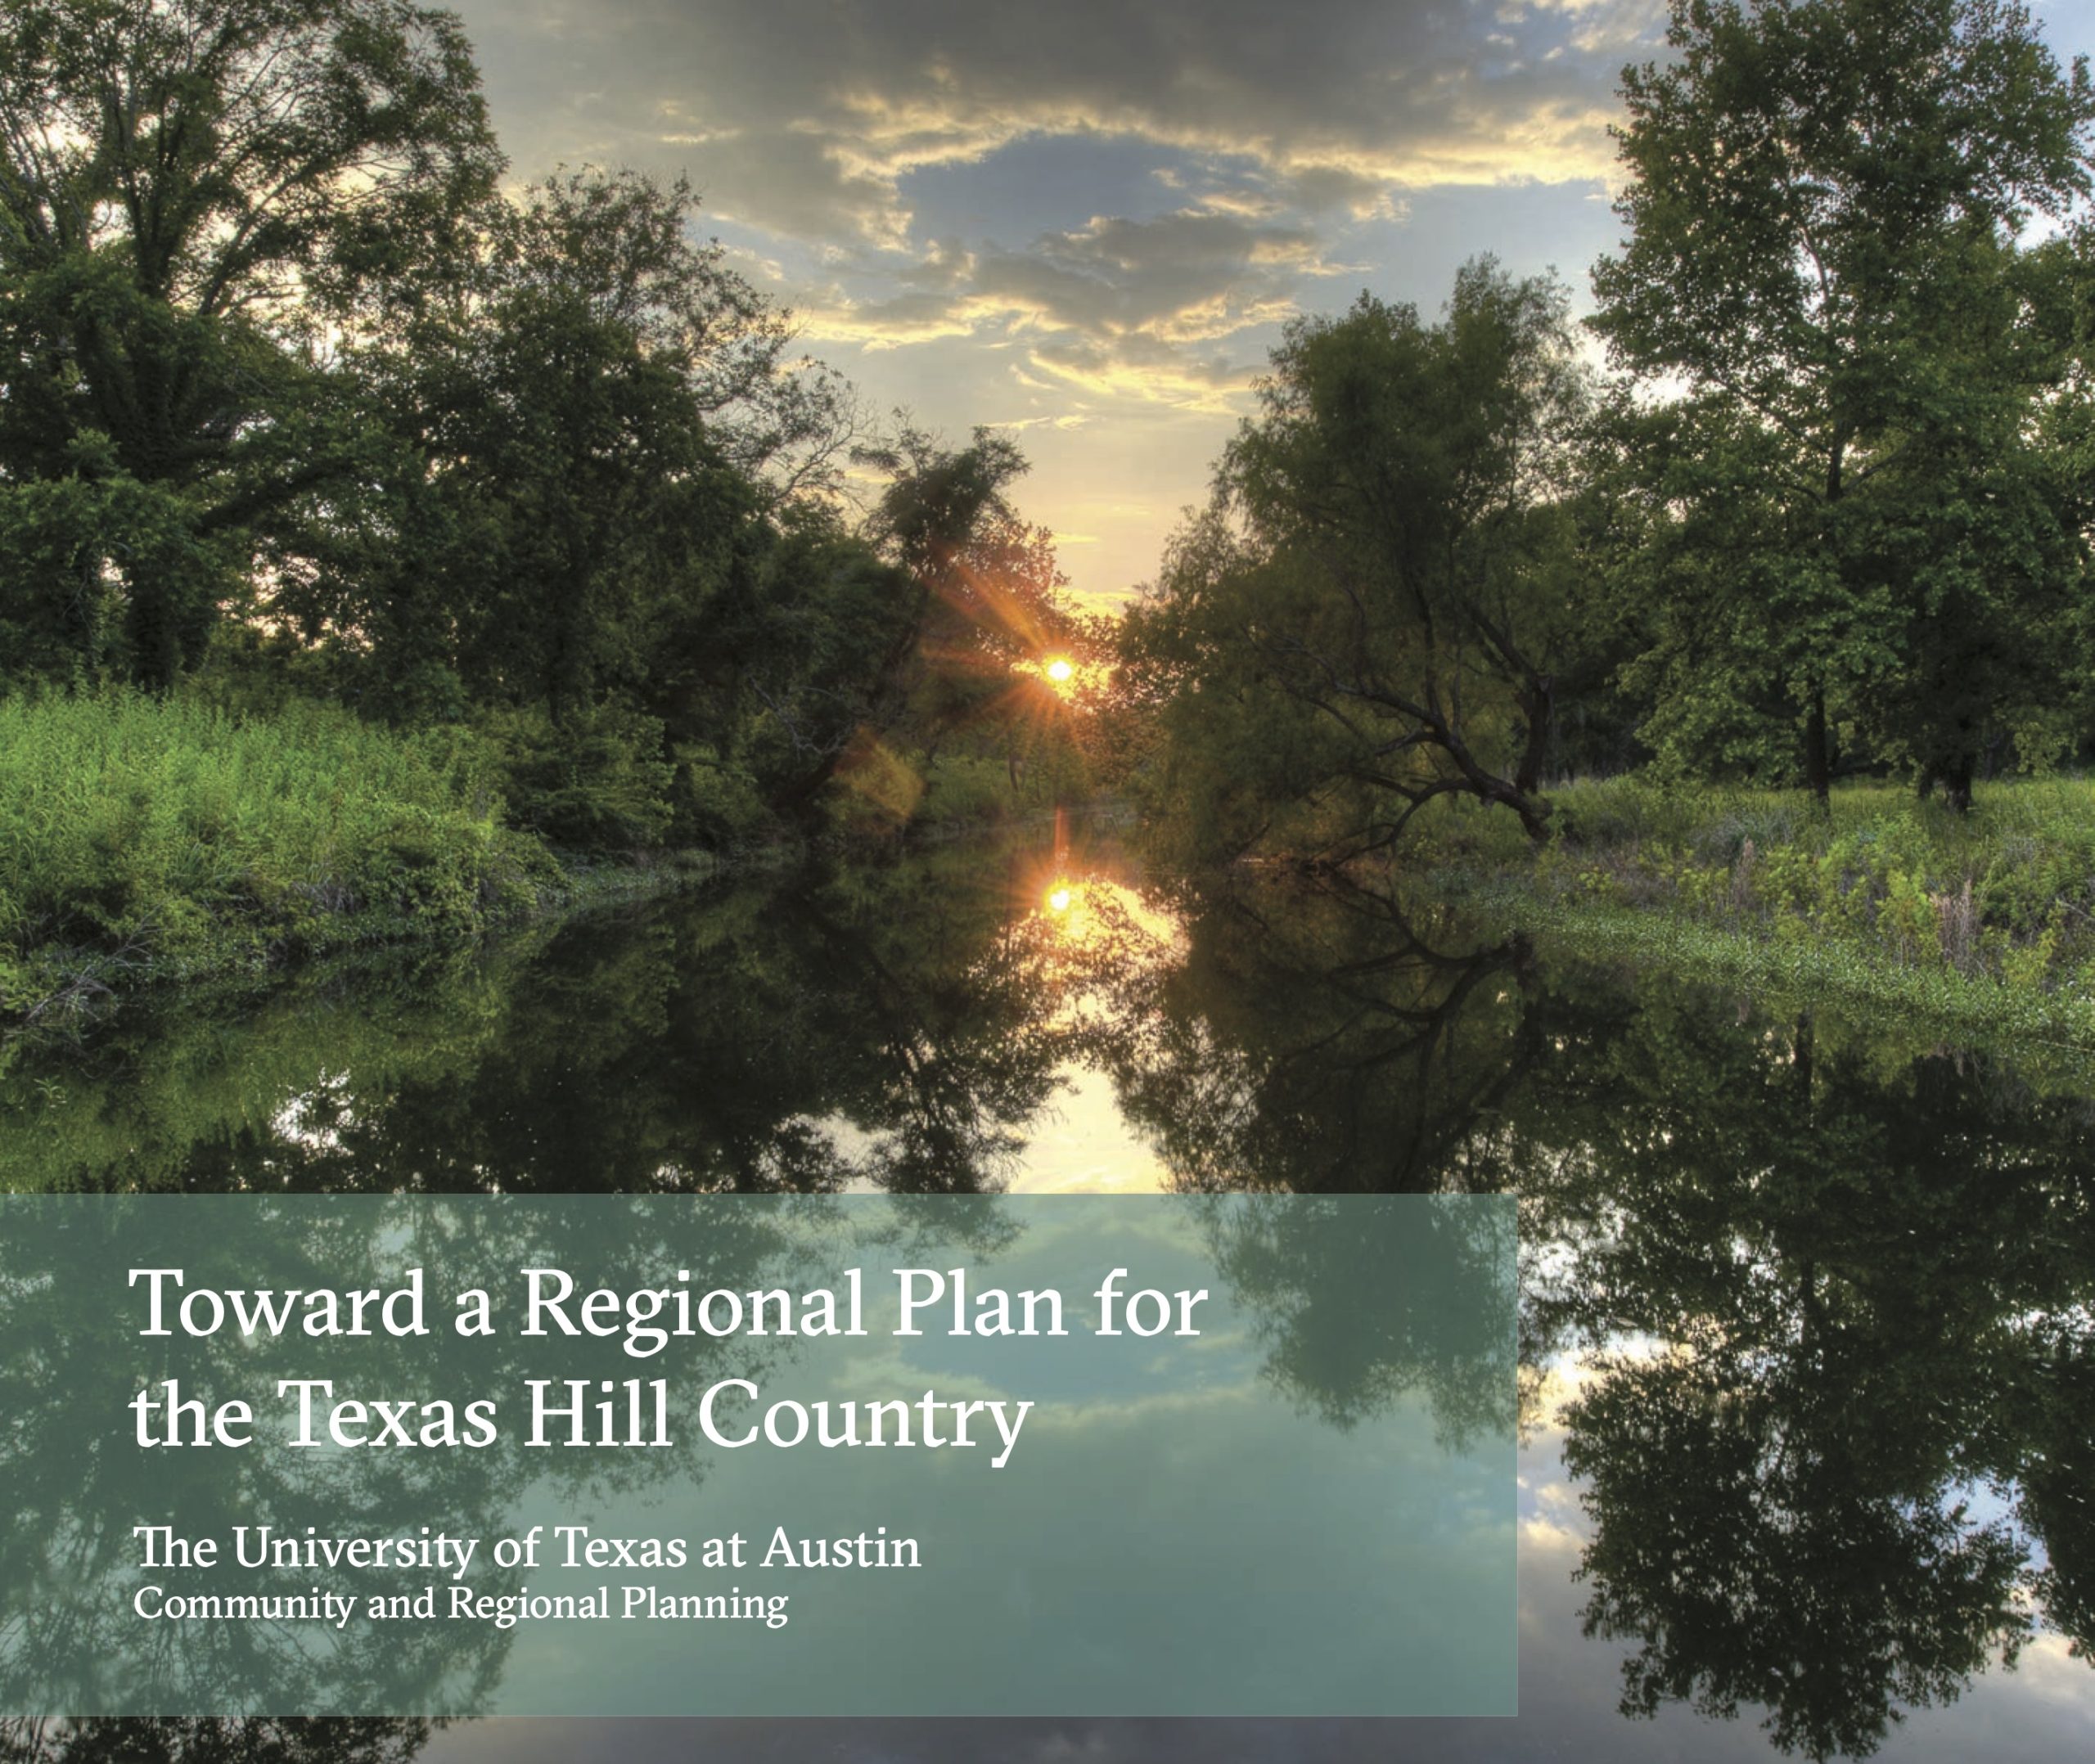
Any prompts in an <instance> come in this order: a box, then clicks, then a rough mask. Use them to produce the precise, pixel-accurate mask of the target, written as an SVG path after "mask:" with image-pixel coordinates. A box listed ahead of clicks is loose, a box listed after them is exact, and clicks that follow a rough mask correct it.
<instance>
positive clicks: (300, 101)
mask: <svg viewBox="0 0 2095 1764" xmlns="http://www.w3.org/2000/svg"><path fill="white" fill-rule="evenodd" d="M500 164H501V160H500V156H499V155H498V152H497V151H496V148H495V146H494V141H493V135H492V133H490V131H489V125H488V121H487V117H486V114H485V110H484V106H483V105H482V103H481V100H480V92H479V81H478V76H477V74H476V73H475V70H474V67H473V64H472V60H471V54H470V52H469V51H468V49H467V47H466V41H465V38H464V37H463V35H462V33H461V31H460V29H459V27H458V25H457V20H455V19H454V18H453V17H452V16H450V15H449V14H448V13H444V12H440V11H434V10H431V9H429V8H426V7H421V6H418V5H415V4H412V3H411V0H20V3H18V4H14V5H11V6H10V7H7V10H6V12H5V14H4V16H0V378H4V391H5V395H4V397H0V556H5V557H6V558H7V560H8V561H9V562H10V563H11V564H13V565H16V568H14V569H10V570H9V572H8V574H9V586H8V590H7V595H8V605H7V607H6V609H5V612H4V614H0V616H4V618H5V619H6V621H7V624H8V625H10V626H13V627H17V628H22V629H25V630H26V631H28V632H31V633H33V634H34V636H35V637H37V639H38V643H39V647H40V649H41V650H42V651H43V653H44V654H45V655H47V657H50V658H52V659H56V657H57V656H58V655H63V654H65V652H66V651H67V650H70V653H71V655H72V658H73V659H74V662H75V664H77V665H80V666H88V667H92V666H96V665H99V664H103V663H105V662H113V663H114V664H116V665H118V666H119V667H121V668H123V669H124V671H126V672H128V673H130V674H131V675H132V676H133V677H135V678H137V679H138V680H139V681H141V682H145V683H147V684H151V685H154V686H164V685H166V684H168V683H169V682H171V681H172V680H173V678H174V677H175V676H176V675H177V674H178V673H179V672H180V671H181V670H182V669H183V668H186V667H188V666H192V665H194V664H195V663H196V660H197V659H198V657H199V655H200V651H201V650H202V647H203V644H204V641H205V637H206V635H207V634H208V632H209V631H210V627H211V625H212V623H214V619H215V618H216V616H217V614H218V613H219V610H220V605H221V603H222V602H223V601H227V600H228V599H230V598H232V597H233V596H236V595H237V593H238V592H240V590H241V583H242V579H243V577H244V575H245V574H246V570H247V569H248V568H249V567H250V565H252V563H253V562H254V561H255V559H256V558H257V556H259V555H262V554H264V552H267V551H270V550H272V549H276V550H277V551H282V550H284V549H286V547H288V548H291V549H295V542H293V541H292V540H291V537H290V533H291V529H293V528H295V526H296V525H297V524H299V522H300V520H301V519H302V518H305V519H310V518H313V517H314V516H315V515H316V513H317V510H316V504H317V502H318V499H319V498H321V497H322V495H323V494H324V493H325V491H326V490H327V488H328V487H329V486H330V485H331V484H342V483H344V482H345V481H349V480H353V479H354V478H355V477H356V476H357V475H358V470H359V469H360V464H361V462H362V460H363V456H364V454H365V452H366V450H367V448H368V446H369V445H370V444H371V439H372V438H371V435H370V434H369V432H368V430H367V427H366V425H363V423H362V422H361V421H360V420H359V419H358V417H357V416H356V413H355V411H354V400H353V399H351V398H349V397H347V396H346V395H345V394H344V392H343V389H342V388H341V387H340V385H338V384H337V383H336V382H335V381H334V380H333V377H332V376H331V372H330V365H331V362H330V358H331V352H332V351H333V349H335V348H336V345H337V344H338V343H339V341H340V339H341V338H342V337H343V336H344V335H346V334H349V333H353V332H354V331H355V330H356V329H357V328H358V326H362V325H364V324H367V323H369V322H372V321H373V320H375V319H377V318H380V317H383V316H384V315H385V313H387V312H388V311H389V310H390V309H391V308H394V307H396V306H398V305H399V304H401V303H403V302H407V301H412V300H413V299H417V298H419V297H420V295H421V293H422V292H423V291H424V290H426V288H427V286H428V285H429V283H430V280H431V279H432V277H436V278H437V279H440V277H441V274H442V269H441V266H442V265H444V263H447V262H452V261H456V259H457V247H458V246H459V245H460V242H461V236H462V229H463V228H464V227H465V224H466V217H467V215H468V214H470V212H471V209H473V207H474V205H476V204H477V203H479V202H480V201H482V200H484V199H485V198H486V197H487V196H488V195H489V192H490V191H491V190H492V188H493V180H494V178H495V176H496V173H498V170H499V169H500Z"/></svg>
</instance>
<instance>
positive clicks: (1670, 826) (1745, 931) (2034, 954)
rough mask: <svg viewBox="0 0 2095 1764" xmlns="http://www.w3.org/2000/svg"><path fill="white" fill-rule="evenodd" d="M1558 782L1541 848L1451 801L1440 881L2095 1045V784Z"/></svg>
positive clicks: (1559, 921) (1585, 949) (1493, 899)
mask: <svg viewBox="0 0 2095 1764" xmlns="http://www.w3.org/2000/svg"><path fill="white" fill-rule="evenodd" d="M1552 802H1553V803H1554V805H1555V808H1556V810H1557V815H1556V826H1557V837H1556V839H1554V840H1553V841H1552V843H1551V844H1550V845H1548V847H1546V848H1544V849H1543V850H1542V851H1541V852H1540V853H1534V852H1531V851H1530V849H1529V848H1528V847H1527V845H1526V843H1525V840H1522V839H1520V837H1519V830H1518V829H1517V827H1512V828H1509V827H1508V826H1503V825H1501V824H1499V822H1498V821H1494V820H1492V819H1490V818H1489V817H1485V816H1483V815H1475V814H1472V815H1465V816H1462V817H1450V818H1449V819H1448V821H1446V822H1444V824H1443V825H1442V826H1441V827H1440V828H1439V830H1437V834H1436V839H1435V846H1434V848H1433V854H1432V886H1433V888H1434V889H1435V892H1436V893H1441V894H1444V895H1448V896H1452V897H1454V898H1460V899H1462V900H1464V901H1465V902H1468V903H1469V904H1471V905H1472V906H1474V907H1478V908H1480V909H1482V910H1483V911H1485V912H1486V913H1487V914H1488V915H1489V916H1490V917H1491V918H1492V919H1494V920H1496V921H1498V922H1501V923H1503V924H1505V925H1508V926H1509V927H1517V928H1520V929H1525V930H1529V931H1531V932H1535V933H1539V934H1543V935H1545V936H1547V937H1548V938H1552V939H1553V940H1556V941H1558V942H1561V943H1563V944H1565V945H1566V946H1567V947H1570V948H1572V949H1574V950H1576V951H1578V952H1581V953H1585V954H1591V955H1593V956H1600V957H1603V958H1606V959H1620V960H1625V961H1633V962H1636V963H1638V965H1647V966H1656V967H1661V968H1664V969H1666V970H1669V971H1676V972H1678V973H1680V974H1682V976H1683V978H1685V979H1703V980H1716V981H1724V982H1727V983H1734V982H1735V983H1741V984H1746V985H1750V986H1754V987H1756V988H1770V987H1778V988H1782V989H1784V990H1786V991H1794V992H1798V993H1800V994H1804V995H1809V994H1812V993H1818V994H1831V995H1836V996H1838V997H1840V998H1841V999H1842V1000H1843V1001H1847V1002H1850V1003H1853V1004H1858V1005H1864V1006H1870V1007H1872V1008H1876V1009H1881V1010H1895V1011H1899V1012H1901V1013H1904V1014H1908V1015H1917V1016H1920V1017H1922V1018H1925V1019H1929V1020H1931V1021H1935V1022H1939V1023H1940V1024H1943V1025H1944V1027H1945V1028H1966V1029H1969V1030H1971V1031H1973V1032H1976V1033H1984V1034H1985V1036H1987V1037H1989V1038H1992V1037H2001V1036H2005V1037H2012V1038H2015V1039H2018V1040H2029V1041H2032V1042H2040V1043H2052V1044H2063V1045H2067V1046H2073V1047H2075V1048H2079V1049H2095V784H2092V783H2089V782H2087V781H2080V780H2064V779H2044V780H2018V781H2012V782H2006V783H2001V784H1997V785H1993V786H1991V787H1990V788H1989V789H1987V790H1985V791H1984V792H1983V793H1982V794H1981V795H1980V800H1979V802H1978V803H1977V805H1976V807H1975V808H1973V809H1972V811H1971V812H1970V813H1969V814H1967V815H1958V814H1955V813H1953V812H1951V811H1950V810H1949V809H1948V808H1946V807H1944V805H1942V804H1940V803H1924V802H1921V801H1918V800H1917V799H1915V797H1914V795H1913V793H1912V792H1911V791H1910V790H1902V789H1899V788H1896V787H1895V786H1892V785H1883V784H1876V783H1858V784H1851V785H1846V786H1844V787H1843V788H1841V789H1839V790H1836V791H1835V792H1834V794H1833V799H1832V803H1831V812H1830V813H1828V814H1821V813H1819V812H1817V811H1816V810H1815V809H1814V808H1813V805H1812V804H1811V803H1809V800H1808V799H1806V798H1804V796H1803V795H1802V794H1800V793H1796V792H1787V793H1783V792H1776V791H1749V790H1716V789H1709V788H1693V787H1690V788H1683V789H1677V790H1666V789H1662V788H1660V787H1659V786H1656V785H1651V784H1648V783H1645V782H1642V781H1638V780H1633V779H1617V780H1610V781H1601V782H1589V783H1581V784H1576V785H1571V786H1569V787H1567V788H1565V789H1563V790H1560V791H1559V792H1557V794H1555V795H1554V796H1553V797H1552ZM1508 818H1510V817H1508ZM1406 867H1407V869H1409V867H1410V866H1409V864H1407V866H1406Z"/></svg>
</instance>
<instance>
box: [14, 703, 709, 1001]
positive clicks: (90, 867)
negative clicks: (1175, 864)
mask: <svg viewBox="0 0 2095 1764" xmlns="http://www.w3.org/2000/svg"><path fill="white" fill-rule="evenodd" d="M717 867H719V864H718V861H717V860H714V859H711V858H708V857H704V856H702V855H696V854H685V855H681V856H676V857H662V858H659V859H651V860H649V861H647V862H637V861H619V862H609V861H601V860H595V861H585V860H583V859H579V858H576V857H562V856H561V855H559V854H556V853H555V852H554V851H553V849H552V848H551V847H550V846H548V845H547V844H546V843H545V842H544V841H543V840H542V839H538V837H536V836H534V835H531V834H529V833H528V832H524V831H520V830H517V829H516V828H513V827H510V826H505V825H504V824H503V821H502V812H501V802H500V797H499V794H498V790H497V788H496V785H495V781H494V779H493V771H492V767H491V764H490V762H489V757H488V755H487V753H486V751H485V749H484V748H483V747H481V746H480V745H476V744H475V743H474V742H473V741H471V740H470V739H469V738H468V737H466V736H465V735H464V734H463V733H462V732H460V731H444V730H435V731H418V732H416V733H413V734H408V735H403V734H397V733H394V732H392V731H386V730H383V729H379V728H375V727H372V726H370V725H368V724H365V723H362V722H358V721H357V720H356V719H354V718H351V717H349V716H346V715H345V714H343V713H340V712H336V711H331V710H329V709H325V708H323V707H318V706H309V707H303V708H300V709H293V710H291V711H287V712H285V713H279V714H277V715H275V716H272V717H270V718H267V719H250V720H242V719H239V718H232V717H228V716H227V715H225V714H223V713H221V712H219V711H216V710H214V709H211V708H210V707H209V706H207V705H205V704H200V703H197V702H195V701H191V700H183V699H180V698H175V699H170V700H151V699H146V698H142V697H137V696H133V695H106V696H87V697H79V698H70V699H65V698H48V699H44V700H38V701H30V700H7V701H6V702H0V1027H7V1028H21V1027H23V1026H25V1025H36V1024H54V1023H56V1022H59V1021H62V1020H65V1019H67V1018H70V1017H71V1016H74V1015H78V1014H79V1013H81V1012H83V1011H84V1010H88V1009H89V1008H91V1007H92V1006H93V1005H94V1003H95V1002H96V1001H99V1000H104V999H106V998H108V997H110V996H112V995H113V994H115V993H117V992H121V991H124V990H128V989H129V988H133V987H136V986H138V985H142V984H144V983H148V982H151V981H158V980H166V979H173V980H184V981H188V980H196V979H204V978H207V977H211V976H216V975H223V974H237V973H241V972H246V973H255V972H261V971H264V970H272V969H276V968H280V967H282V966H285V965H289V964H290V963H291V962H294V961H298V960H301V959H304V958H306V957H309V956H314V955H317V954H320V953H323V952H329V951H334V950H339V949H342V948H345V947H350V946H355V945H362V944H373V943H393V942H400V941H403V940H408V939H414V938H452V939H458V938H471V937H473V936H476V935H478V934H480V933H481V932H482V931H484V930H485V929H489V927H491V926H493V925H497V924H499V923H502V922H506V921H510V920H516V919H519V918H521V917H525V916H529V915H530V914H532V913H535V912H543V911H548V910H551V909H554V908H565V907H570V906H574V905H576V904H579V903H581V902H584V901H587V900H591V899H595V898H608V897H613V896H617V895H620V894H630V893H642V892H648V891H651V890H654V889H661V888H664V887H669V886H675V885H678V884H682V883H683V882H685V881H687V880H692V878H693V877H695V876H696V875H704V874H706V873H708V872H709V871H711V870H712V869H715V868H717Z"/></svg>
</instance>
